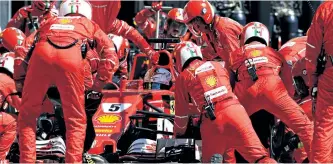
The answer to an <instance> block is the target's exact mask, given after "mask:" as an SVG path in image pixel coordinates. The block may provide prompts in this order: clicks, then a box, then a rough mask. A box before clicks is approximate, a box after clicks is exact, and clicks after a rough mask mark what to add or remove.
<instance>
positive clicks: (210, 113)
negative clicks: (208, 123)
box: [204, 96, 216, 121]
mask: <svg viewBox="0 0 333 164" xmlns="http://www.w3.org/2000/svg"><path fill="white" fill-rule="evenodd" d="M205 101H206V103H207V104H206V105H205V106H204V110H205V111H206V112H207V114H208V117H209V119H210V120H212V121H213V120H215V119H216V116H215V113H214V105H213V103H212V100H211V99H210V97H209V96H205Z"/></svg>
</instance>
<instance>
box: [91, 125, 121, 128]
mask: <svg viewBox="0 0 333 164" xmlns="http://www.w3.org/2000/svg"><path fill="white" fill-rule="evenodd" d="M115 127H117V126H115V125H94V128H115Z"/></svg>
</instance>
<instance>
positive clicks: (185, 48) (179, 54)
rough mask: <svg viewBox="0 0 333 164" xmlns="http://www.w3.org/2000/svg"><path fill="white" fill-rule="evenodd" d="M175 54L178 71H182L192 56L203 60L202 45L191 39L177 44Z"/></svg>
mask: <svg viewBox="0 0 333 164" xmlns="http://www.w3.org/2000/svg"><path fill="white" fill-rule="evenodd" d="M174 56H175V57H176V67H177V70H178V72H181V71H182V70H183V67H184V65H185V63H186V62H187V61H188V60H190V59H192V58H198V59H201V60H202V53H201V49H200V47H199V46H197V45H196V44H194V43H193V42H190V41H185V42H181V43H179V44H177V45H176V47H175V50H174Z"/></svg>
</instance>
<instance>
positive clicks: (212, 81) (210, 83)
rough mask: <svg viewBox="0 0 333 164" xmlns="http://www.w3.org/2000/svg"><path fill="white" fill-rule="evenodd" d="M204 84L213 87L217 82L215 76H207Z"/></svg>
mask: <svg viewBox="0 0 333 164" xmlns="http://www.w3.org/2000/svg"><path fill="white" fill-rule="evenodd" d="M205 81H206V84H207V85H208V86H209V87H215V86H216V84H217V80H216V77H215V76H208V77H207V78H206V79H205Z"/></svg>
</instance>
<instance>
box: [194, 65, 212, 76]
mask: <svg viewBox="0 0 333 164" xmlns="http://www.w3.org/2000/svg"><path fill="white" fill-rule="evenodd" d="M212 69H214V66H213V64H212V63H211V62H206V63H204V64H202V65H201V66H199V67H198V68H197V69H195V73H194V74H195V75H197V74H199V73H202V72H206V71H209V70H212Z"/></svg>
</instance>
